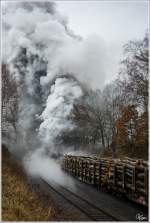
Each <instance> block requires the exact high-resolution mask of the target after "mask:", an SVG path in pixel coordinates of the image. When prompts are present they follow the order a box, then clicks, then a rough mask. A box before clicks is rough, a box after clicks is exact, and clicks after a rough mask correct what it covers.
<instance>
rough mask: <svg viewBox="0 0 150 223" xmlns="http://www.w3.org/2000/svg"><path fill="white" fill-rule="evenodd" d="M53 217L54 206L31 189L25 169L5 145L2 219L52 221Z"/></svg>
mask: <svg viewBox="0 0 150 223" xmlns="http://www.w3.org/2000/svg"><path fill="white" fill-rule="evenodd" d="M45 200H46V199H45ZM53 217H54V210H53V208H52V207H51V206H50V205H48V204H46V202H45V201H44V199H43V200H42V199H41V197H39V196H38V194H37V193H36V192H34V191H32V190H31V187H30V185H29V184H28V182H27V177H26V175H25V173H24V171H23V169H22V168H21V166H20V165H19V164H18V163H17V162H16V161H14V160H13V158H12V156H11V154H10V153H9V151H8V149H7V148H6V147H4V146H3V148H2V220H3V221H51V220H53Z"/></svg>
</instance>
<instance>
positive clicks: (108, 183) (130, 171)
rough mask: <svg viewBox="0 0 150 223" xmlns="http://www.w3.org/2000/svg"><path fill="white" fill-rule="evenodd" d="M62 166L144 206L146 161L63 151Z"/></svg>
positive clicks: (90, 181)
mask: <svg viewBox="0 0 150 223" xmlns="http://www.w3.org/2000/svg"><path fill="white" fill-rule="evenodd" d="M62 168H63V169H64V170H65V171H67V172H69V173H70V174H71V175H73V176H75V177H76V178H78V179H79V180H81V181H83V182H85V183H88V184H92V185H95V186H97V187H98V188H104V189H105V190H107V191H108V192H113V193H116V194H118V193H119V194H121V195H125V196H126V197H128V198H129V199H131V200H133V201H135V202H137V203H140V204H143V205H145V206H148V162H146V161H144V160H142V159H138V160H135V159H131V158H128V157H126V158H124V159H106V158H97V157H89V156H88V157H87V156H74V155H65V156H64V158H63V164H62Z"/></svg>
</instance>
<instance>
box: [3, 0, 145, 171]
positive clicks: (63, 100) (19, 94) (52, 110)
mask: <svg viewBox="0 0 150 223" xmlns="http://www.w3.org/2000/svg"><path fill="white" fill-rule="evenodd" d="M2 15H3V16H2V19H3V21H2V22H3V30H2V35H3V44H2V46H3V51H2V54H3V69H2V81H3V86H2V88H3V89H2V90H3V101H2V102H3V103H2V105H3V110H5V108H8V110H9V113H10V115H9V117H10V116H12V117H13V118H8V116H5V114H4V115H3V117H4V116H5V117H6V119H7V121H9V124H10V126H11V130H10V128H9V129H8V132H7V137H6V135H5V136H3V140H5V141H7V143H9V144H10V145H11V148H12V150H13V152H15V154H17V155H18V156H21V157H22V159H23V160H24V163H25V167H28V168H29V169H30V170H31V169H33V170H37V168H36V167H37V162H38V163H44V159H45V160H46V162H45V164H43V165H46V166H44V167H41V169H43V170H44V171H45V169H46V167H47V166H48V165H49V164H50V163H51V165H52V167H48V168H53V167H54V169H56V174H58V175H60V169H59V168H57V167H56V165H55V164H54V161H52V160H51V159H49V158H48V157H54V156H57V155H58V154H61V153H62V154H63V153H64V152H66V151H70V150H71V151H72V150H73V149H77V148H78V149H83V148H84V149H86V148H91V149H92V148H93V149H94V148H95V149H97V151H98V152H99V153H102V152H104V151H105V152H106V151H109V153H110V154H112V155H113V156H115V155H116V153H117V150H118V149H121V150H122V151H123V153H124V152H126V148H128V147H130V146H131V147H132V151H133V152H136V150H137V149H139V146H138V145H140V146H141V147H140V148H142V151H140V152H139V154H140V156H145V157H146V155H145V154H146V153H147V140H148V139H147V132H148V126H147V100H148V89H147V88H148V70H147V69H148V49H147V47H148V38H147V36H146V37H145V38H144V40H141V41H137V42H131V43H130V44H129V45H128V47H127V46H126V52H128V55H129V56H127V57H126V58H125V60H124V61H123V65H124V68H123V70H122V71H121V75H120V77H121V78H119V79H117V80H116V81H114V82H113V83H111V84H110V85H108V86H106V87H105V88H104V89H103V90H102V87H104V82H105V76H106V75H107V73H108V70H109V69H110V70H111V64H112V61H113V58H112V60H111V57H110V55H109V53H107V52H109V49H108V48H107V46H105V43H104V41H103V40H101V39H100V38H99V37H97V36H90V37H88V38H87V39H85V40H83V39H82V38H80V37H78V36H76V35H75V34H74V33H73V32H72V31H71V30H70V29H69V28H68V26H67V23H66V21H65V18H64V17H63V16H62V15H60V14H59V13H58V11H57V9H56V6H55V4H54V3H51V2H49V3H48V2H45V3H44V2H43V3H39V2H24V3H23V2H20V3H18V2H17V3H15V2H13V3H11V2H9V3H8V4H6V5H4V6H3V9H2ZM135 46H136V47H135ZM132 47H133V48H134V47H135V49H134V50H133V49H132ZM109 61H110V66H109ZM108 67H109V69H108ZM133 84H134V85H133ZM7 89H9V93H10V95H9V94H8V90H7ZM136 96H137V97H136ZM12 98H14V100H13V103H11V102H10V101H11V100H12ZM136 99H137V100H136ZM126 113H127V114H126ZM128 113H129V117H128V118H127V117H126V116H128ZM14 114H15V115H14ZM124 116H125V117H126V118H124ZM122 119H123V120H124V122H125V123H123V122H122V121H121V120H122ZM142 128H145V131H147V132H144V134H141V129H142ZM129 129H130V131H129ZM123 131H124V132H125V134H124V133H123ZM122 134H123V136H124V137H125V138H124V139H122V140H124V141H123V142H121V145H120V144H119V143H120V137H121V138H122V136H121V135H122ZM8 136H9V138H8ZM140 138H141V140H140V143H139V144H138V143H137V139H138V140H139V139H140ZM139 150H140V149H139ZM131 155H132V154H131ZM40 157H41V158H40ZM39 165H40V164H39ZM55 167H56V168H55ZM41 169H40V171H39V172H40V173H39V174H40V175H41V171H42V170H41ZM35 172H36V171H35ZM35 172H34V171H33V172H32V173H35ZM30 173H31V171H30ZM36 175H37V172H36Z"/></svg>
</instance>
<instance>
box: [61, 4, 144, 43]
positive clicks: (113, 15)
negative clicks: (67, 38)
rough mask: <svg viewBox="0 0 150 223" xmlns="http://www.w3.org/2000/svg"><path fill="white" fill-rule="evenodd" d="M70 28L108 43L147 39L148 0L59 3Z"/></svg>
mask: <svg viewBox="0 0 150 223" xmlns="http://www.w3.org/2000/svg"><path fill="white" fill-rule="evenodd" d="M57 5H58V9H59V11H61V12H62V13H63V14H64V15H66V16H68V22H69V25H70V27H71V28H72V29H73V30H74V31H75V33H77V34H79V35H82V36H83V37H85V36H87V35H89V34H91V33H97V34H99V35H101V37H103V38H104V39H105V40H106V41H109V42H111V41H116V40H120V41H121V42H122V41H127V40H129V39H132V38H133V39H134V38H141V37H143V35H144V33H145V31H146V29H147V28H148V1H144V0H141V1H139V0H137V1H131V0H126V1H122V0H119V1H69V2H68V1H58V2H57Z"/></svg>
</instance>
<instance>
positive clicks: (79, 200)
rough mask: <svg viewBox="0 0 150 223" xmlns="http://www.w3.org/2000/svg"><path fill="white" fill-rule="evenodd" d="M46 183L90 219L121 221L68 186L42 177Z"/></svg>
mask: <svg viewBox="0 0 150 223" xmlns="http://www.w3.org/2000/svg"><path fill="white" fill-rule="evenodd" d="M41 180H42V181H43V182H44V183H45V184H48V186H49V187H50V188H51V189H52V190H53V191H55V192H56V193H58V194H59V195H60V196H62V197H63V198H64V199H65V200H67V201H68V202H69V203H71V204H72V205H73V206H74V207H76V208H78V209H79V210H80V211H81V212H83V213H84V214H85V215H86V216H87V217H88V218H89V219H91V220H92V221H119V219H117V218H116V217H114V216H111V215H110V214H109V213H106V212H104V211H103V210H102V209H100V208H98V207H97V206H96V205H94V204H92V203H91V202H89V201H87V200H86V199H84V198H83V197H81V196H79V195H77V194H76V193H74V192H72V191H71V190H68V189H67V188H65V187H63V186H61V185H59V184H55V183H52V182H51V183H48V182H47V181H45V180H44V179H41Z"/></svg>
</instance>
